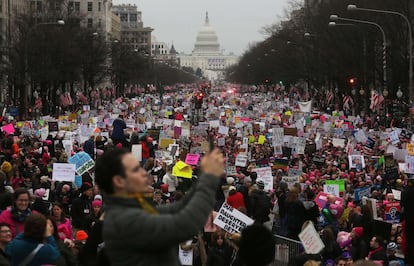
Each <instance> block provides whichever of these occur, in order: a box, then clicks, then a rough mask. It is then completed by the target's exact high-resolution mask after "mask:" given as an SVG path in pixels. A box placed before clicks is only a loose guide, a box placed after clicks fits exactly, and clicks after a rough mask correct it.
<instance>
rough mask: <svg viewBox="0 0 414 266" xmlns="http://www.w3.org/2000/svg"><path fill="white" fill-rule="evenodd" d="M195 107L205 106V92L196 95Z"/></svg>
mask: <svg viewBox="0 0 414 266" xmlns="http://www.w3.org/2000/svg"><path fill="white" fill-rule="evenodd" d="M194 100H195V108H196V109H201V108H202V106H203V100H204V94H203V93H202V92H200V93H197V94H196V95H195V99H194Z"/></svg>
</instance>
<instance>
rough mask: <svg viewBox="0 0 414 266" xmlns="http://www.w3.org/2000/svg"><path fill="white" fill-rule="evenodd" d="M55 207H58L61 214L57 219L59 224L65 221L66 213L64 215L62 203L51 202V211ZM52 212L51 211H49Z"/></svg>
mask: <svg viewBox="0 0 414 266" xmlns="http://www.w3.org/2000/svg"><path fill="white" fill-rule="evenodd" d="M55 206H58V207H59V208H60V209H61V210H62V214H61V215H60V217H59V221H60V222H63V221H65V218H66V213H65V208H63V204H62V203H60V202H57V201H56V202H53V203H52V209H53V207H55ZM51 212H52V211H51Z"/></svg>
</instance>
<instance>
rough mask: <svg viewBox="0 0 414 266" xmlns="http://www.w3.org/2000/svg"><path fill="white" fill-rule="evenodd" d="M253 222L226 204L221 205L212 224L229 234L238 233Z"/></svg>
mask: <svg viewBox="0 0 414 266" xmlns="http://www.w3.org/2000/svg"><path fill="white" fill-rule="evenodd" d="M253 222H254V221H253V220H252V219H250V218H249V217H248V216H246V215H245V214H243V213H242V212H240V211H238V210H236V209H234V208H233V207H231V206H230V205H228V204H227V203H223V205H221V208H220V210H219V211H218V214H217V216H216V218H215V219H214V221H213V223H214V224H215V225H217V226H218V227H220V228H222V229H224V231H226V232H229V233H232V234H233V233H240V232H241V231H242V230H243V229H244V228H245V227H247V226H248V225H251V224H253Z"/></svg>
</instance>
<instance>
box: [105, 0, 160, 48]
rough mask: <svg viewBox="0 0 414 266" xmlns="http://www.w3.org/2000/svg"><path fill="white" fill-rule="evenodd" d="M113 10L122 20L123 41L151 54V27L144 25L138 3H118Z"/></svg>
mask: <svg viewBox="0 0 414 266" xmlns="http://www.w3.org/2000/svg"><path fill="white" fill-rule="evenodd" d="M112 12H113V13H114V14H115V15H117V16H118V17H119V18H120V21H121V43H122V44H124V45H126V46H129V47H131V49H136V50H138V51H140V52H142V53H145V54H148V55H149V54H151V32H152V31H153V29H152V28H150V27H144V23H143V22H142V19H141V18H142V12H141V11H138V8H137V6H136V5H131V4H128V5H125V4H124V5H116V6H113V7H112Z"/></svg>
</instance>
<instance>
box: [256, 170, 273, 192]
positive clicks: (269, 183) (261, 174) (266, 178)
mask: <svg viewBox="0 0 414 266" xmlns="http://www.w3.org/2000/svg"><path fill="white" fill-rule="evenodd" d="M253 171H254V172H256V173H257V178H258V179H259V178H260V179H261V180H263V182H264V184H265V187H264V190H266V191H269V190H272V189H273V176H272V168H270V167H262V168H255V169H253Z"/></svg>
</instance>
